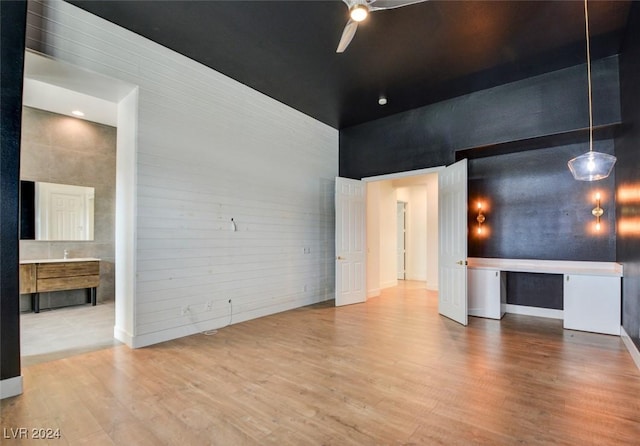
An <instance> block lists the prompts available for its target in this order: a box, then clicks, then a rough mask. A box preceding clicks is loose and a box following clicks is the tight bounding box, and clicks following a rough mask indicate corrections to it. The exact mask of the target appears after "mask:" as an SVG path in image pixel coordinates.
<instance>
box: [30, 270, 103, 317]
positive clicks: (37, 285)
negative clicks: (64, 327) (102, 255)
mask: <svg viewBox="0 0 640 446" xmlns="http://www.w3.org/2000/svg"><path fill="white" fill-rule="evenodd" d="M99 284H100V261H99V260H97V259H95V260H94V259H91V260H72V261H42V262H25V263H22V264H20V293H21V294H31V301H32V307H33V311H34V312H35V313H39V312H40V296H39V293H44V292H49V291H63V290H75V289H81V288H86V289H87V290H88V298H87V300H88V301H89V302H91V305H96V294H97V293H96V287H97V286H98V285H99Z"/></svg>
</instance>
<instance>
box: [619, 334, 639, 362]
mask: <svg viewBox="0 0 640 446" xmlns="http://www.w3.org/2000/svg"><path fill="white" fill-rule="evenodd" d="M620 336H621V337H622V342H624V345H625V346H626V347H627V350H629V354H630V355H631V359H633V362H635V363H636V367H638V369H640V350H638V347H637V346H636V344H634V342H633V341H632V340H631V337H630V336H629V334H628V333H627V332H626V331H625V329H624V327H620Z"/></svg>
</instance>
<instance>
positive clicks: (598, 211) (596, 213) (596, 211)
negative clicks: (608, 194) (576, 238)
mask: <svg viewBox="0 0 640 446" xmlns="http://www.w3.org/2000/svg"><path fill="white" fill-rule="evenodd" d="M591 213H592V214H593V216H594V217H595V218H596V231H599V230H600V217H602V214H604V209H602V208H601V207H600V192H598V193H596V207H594V208H593V209H592V210H591Z"/></svg>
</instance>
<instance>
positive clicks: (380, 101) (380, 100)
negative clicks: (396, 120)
mask: <svg viewBox="0 0 640 446" xmlns="http://www.w3.org/2000/svg"><path fill="white" fill-rule="evenodd" d="M378 104H380V105H387V98H386V97H384V96H380V97H379V98H378Z"/></svg>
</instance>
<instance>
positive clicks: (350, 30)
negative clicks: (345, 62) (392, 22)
mask: <svg viewBox="0 0 640 446" xmlns="http://www.w3.org/2000/svg"><path fill="white" fill-rule="evenodd" d="M342 1H343V2H344V3H345V4H346V5H347V7H348V8H349V21H348V22H347V24H346V26H345V27H344V31H342V37H341V38H340V43H338V49H336V53H342V52H344V50H346V49H347V47H348V46H349V44H350V43H351V40H352V39H353V36H355V34H356V30H357V29H358V23H359V22H362V21H363V20H364V19H366V18H367V16H368V15H369V13H370V12H374V11H382V10H385V9H394V8H400V7H402V6H408V5H412V4H414V3H421V2H424V1H427V0H342Z"/></svg>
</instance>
